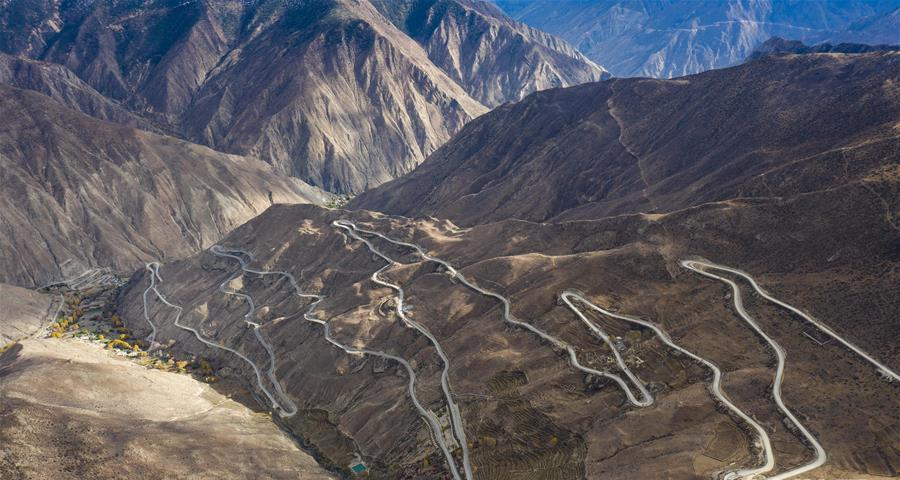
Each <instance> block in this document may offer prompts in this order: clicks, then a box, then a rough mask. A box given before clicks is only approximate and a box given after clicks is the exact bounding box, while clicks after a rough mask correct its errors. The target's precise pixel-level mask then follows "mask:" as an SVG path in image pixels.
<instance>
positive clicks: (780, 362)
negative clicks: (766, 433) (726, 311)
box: [681, 260, 828, 480]
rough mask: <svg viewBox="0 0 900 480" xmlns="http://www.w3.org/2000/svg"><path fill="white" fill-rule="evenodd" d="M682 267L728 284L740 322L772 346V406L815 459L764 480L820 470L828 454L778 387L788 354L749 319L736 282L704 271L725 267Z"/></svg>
mask: <svg viewBox="0 0 900 480" xmlns="http://www.w3.org/2000/svg"><path fill="white" fill-rule="evenodd" d="M681 265H682V266H683V267H685V268H687V269H689V270H692V271H694V272H697V273H699V274H700V275H704V276H706V277H709V278H712V279H715V280H718V281H720V282H723V283H725V284H727V285H728V286H730V287H731V291H732V293H733V295H732V299H733V301H734V308H735V310H736V311H737V312H738V315H740V317H741V318H742V319H744V321H745V322H746V323H747V324H748V325H750V327H751V328H752V329H753V330H754V331H756V333H757V334H758V335H759V336H760V337H762V338H763V340H765V341H766V343H768V344H769V346H770V347H772V350H773V351H774V352H775V357H776V360H777V363H776V366H775V380H774V382H773V383H772V398H774V400H775V405H776V406H777V407H778V409H779V410H781V413H783V414H784V416H785V417H787V419H788V420H789V421H790V422H791V423H792V424H793V425H794V427H796V429H797V430H798V431H799V432H800V433H801V434H802V435H803V437H804V438H805V439H806V441H807V442H808V443H809V444H810V445H811V446H812V449H813V452H814V454H815V457H814V458H813V460H812V461H811V462H808V463H806V464H803V465H800V466H798V467H794V468H792V469H790V470H788V471H785V472H782V473H779V474H777V475H774V476H770V477H766V478H767V479H768V480H787V479H790V478H794V477H797V476H798V475H801V474H803V473H806V472H808V471H810V470H814V469H816V468H819V467H821V466H822V465H824V464H825V461H826V460H827V458H828V456H827V454H826V453H825V449H824V448H823V447H822V445H821V444H820V443H819V441H818V439H816V437H815V436H814V435H813V434H812V433H810V432H809V430H807V428H806V427H805V426H804V425H803V424H802V423H800V420H798V419H797V417H796V416H795V415H794V414H793V413H792V412H791V411H790V409H788V407H787V405H785V404H784V399H783V398H782V396H781V385H782V383H783V382H784V364H785V359H786V358H787V353H786V352H785V350H784V348H782V346H781V345H780V344H778V342H776V341H775V340H774V339H773V338H772V337H770V336H768V335H767V334H766V332H765V330H763V329H762V327H760V326H759V324H758V323H756V321H755V320H754V319H753V317H751V316H750V315H749V314H748V313H747V311H746V310H744V304H743V300H742V297H741V289H740V287H738V284H737V283H735V282H734V281H733V280H731V279H730V278H726V277H722V276H719V275H716V274H714V273H710V272H707V271H706V270H704V268H710V269H719V270H724V268H720V267H718V266H717V265H715V264H711V263H706V262H702V261H698V260H683V261H682V262H681ZM727 271H729V272H731V273H736V272H735V271H734V270H731V269H728V270H727ZM754 287H755V288H757V291H759V289H758V287H757V286H755V282H754ZM778 303H779V304H780V305H784V304H782V303H781V302H778ZM792 311H793V307H792ZM773 461H774V459H773ZM767 466H768V463H767ZM772 468H774V463H773V464H772V465H771V466H770V467H769V468H768V469H767V470H765V471H764V472H761V473H766V472H769V471H771V470H772Z"/></svg>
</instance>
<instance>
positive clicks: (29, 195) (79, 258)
mask: <svg viewBox="0 0 900 480" xmlns="http://www.w3.org/2000/svg"><path fill="white" fill-rule="evenodd" d="M0 93H2V94H0V116H2V118H4V119H5V123H4V126H3V131H2V132H0V180H2V181H0V185H2V187H0V225H2V232H3V234H2V235H0V242H2V243H0V247H2V251H3V252H4V255H3V258H2V260H0V279H2V280H3V281H6V282H11V283H15V284H21V285H42V284H45V283H47V282H49V281H51V280H54V279H58V278H59V277H60V276H62V275H63V272H62V270H61V267H60V265H62V264H69V265H68V267H67V268H70V269H71V268H73V265H80V266H81V267H82V268H86V267H87V266H89V265H103V266H111V267H114V268H116V269H132V268H135V267H137V266H138V265H140V264H141V262H142V261H143V260H146V259H149V258H163V257H170V256H177V255H186V254H188V253H191V252H194V251H197V250H199V249H202V248H206V247H207V246H209V245H210V244H211V243H213V242H215V241H217V240H218V239H219V238H221V236H222V235H223V234H225V233H226V232H228V231H229V230H231V229H232V228H234V227H235V226H237V225H239V224H240V223H242V222H244V221H246V220H248V219H249V218H251V217H253V216H254V215H256V214H258V213H259V212H261V211H262V210H263V209H265V208H266V207H268V206H269V205H271V204H272V203H273V202H308V201H315V202H324V201H325V196H324V195H323V194H322V193H321V192H320V191H319V190H318V189H316V188H313V187H310V186H309V185H306V184H304V183H302V182H300V181H299V180H296V179H285V178H281V177H279V176H277V175H275V174H274V172H273V171H272V169H271V167H270V166H269V165H266V164H265V163H263V162H261V161H259V160H255V159H251V158H245V157H238V156H233V155H225V154H222V153H218V152H214V151H212V150H210V149H208V148H206V147H201V146H198V145H194V144H190V143H187V142H184V141H181V140H176V139H174V138H171V137H164V136H160V135H156V134H152V133H148V132H144V131H141V130H135V129H132V128H129V127H124V126H119V125H116V124H111V123H107V122H103V121H100V120H96V119H94V118H91V117H88V116H85V115H83V114H80V113H77V112H75V111H72V110H69V109H66V108H64V107H62V106H60V105H59V104H57V103H56V102H54V101H53V100H51V99H49V98H48V97H46V96H44V95H40V94H37V93H34V92H29V91H26V90H19V89H15V88H11V87H7V86H0ZM76 273H77V272H76Z"/></svg>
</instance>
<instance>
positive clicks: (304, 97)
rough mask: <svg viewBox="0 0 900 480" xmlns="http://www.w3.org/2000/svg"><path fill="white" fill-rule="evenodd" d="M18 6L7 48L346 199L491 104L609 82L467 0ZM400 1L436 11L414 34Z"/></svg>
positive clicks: (171, 129) (31, 2)
mask: <svg viewBox="0 0 900 480" xmlns="http://www.w3.org/2000/svg"><path fill="white" fill-rule="evenodd" d="M13 3H14V4H13V5H10V6H9V7H7V9H6V11H5V12H3V16H2V17H0V20H2V21H3V22H4V24H3V26H4V27H5V28H4V30H5V32H4V33H3V35H0V51H5V52H7V53H10V54H14V55H18V56H25V57H29V58H32V59H38V60H42V61H46V62H52V63H56V64H60V65H63V66H65V67H66V68H67V69H69V70H70V71H71V72H74V74H75V75H77V76H78V78H79V79H81V80H82V81H83V82H84V83H86V84H87V85H90V87H91V88H93V89H94V90H96V91H97V92H99V93H100V94H102V95H103V96H105V97H107V98H109V99H111V100H112V101H113V102H114V103H116V104H118V105H121V106H122V107H123V108H125V109H127V110H129V111H131V112H132V113H133V114H136V115H138V116H141V117H143V118H145V119H147V121H148V122H150V123H151V124H153V125H158V126H159V127H160V128H161V129H162V130H164V131H165V132H167V133H170V134H173V135H176V136H179V137H181V138H184V139H187V140H191V141H194V142H199V143H202V144H205V145H208V146H210V147H212V148H214V149H217V150H221V151H225V152H228V153H235V154H241V155H254V156H258V157H260V158H262V159H263V160H265V161H267V162H269V163H271V164H273V165H274V166H275V168H276V170H277V171H279V172H280V173H282V174H285V175H291V176H297V177H300V178H302V179H304V180H306V181H308V182H310V183H312V184H315V185H317V186H321V187H323V188H326V189H328V190H332V191H335V192H342V193H358V192H360V191H362V190H364V189H366V188H368V187H371V186H374V185H378V184H380V183H383V182H384V181H387V180H390V179H392V178H395V177H397V176H399V175H401V174H403V173H406V172H408V171H409V170H411V169H412V168H413V167H414V166H415V165H417V164H418V163H419V162H421V161H422V160H423V159H424V158H425V156H427V155H428V154H429V153H431V152H432V151H433V150H435V149H436V148H437V147H438V146H439V145H441V144H442V143H443V142H445V141H446V140H448V139H449V138H450V136H451V135H452V134H454V133H455V132H456V131H458V130H459V129H460V128H461V127H462V125H463V124H465V123H466V122H467V121H469V120H471V119H472V118H474V117H476V116H478V115H480V114H481V113H483V112H485V111H486V110H487V109H486V107H485V105H495V104H498V103H502V102H505V101H509V100H518V99H519V98H521V96H522V95H523V94H524V93H528V92H531V91H533V90H536V89H542V88H548V87H556V86H566V85H572V84H575V83H581V82H584V81H591V80H597V79H599V78H600V76H601V75H602V70H601V69H600V68H599V67H597V66H596V65H594V64H593V63H591V62H590V61H589V60H587V59H586V58H585V57H583V56H581V55H580V54H578V53H576V52H575V51H574V50H573V49H572V48H571V47H569V46H567V45H566V44H565V43H564V42H562V41H560V40H558V39H555V38H553V37H550V36H549V35H546V34H542V33H540V32H536V31H534V30H532V29H529V28H527V27H524V26H523V25H520V24H516V23H515V22H512V21H511V20H509V19H508V18H506V17H505V16H504V15H503V14H502V13H500V12H499V11H497V10H496V9H491V8H487V7H485V6H481V7H479V8H475V7H474V6H472V5H469V4H468V3H463V2H462V1H461V0H457V1H446V2H442V3H436V2H433V1H430V0H420V1H415V2H410V3H408V4H403V5H400V4H397V5H392V6H391V8H390V9H385V5H386V4H380V5H379V6H380V7H381V9H382V11H379V9H377V8H376V7H375V6H374V5H372V4H371V3H369V2H368V1H351V0H307V1H299V2H281V1H275V0H260V1H254V2H239V1H233V2H213V1H202V2H181V1H175V0H171V1H168V0H161V1H155V2H131V1H118V2H87V3H79V2H73V3H66V2H55V1H48V2H40V1H37V0H20V1H17V2H13ZM401 7H404V8H405V7H408V8H409V11H411V12H428V16H429V18H428V19H419V20H422V21H423V22H424V23H421V24H416V25H413V27H414V30H408V31H407V22H406V21H405V20H403V21H400V17H398V16H397V15H399V13H398V12H399V10H398V9H400V8H401ZM388 10H391V11H388ZM385 12H386V13H385ZM441 12H442V13H441ZM395 14H396V15H395ZM386 15H393V16H392V18H391V20H389V19H388V18H386ZM416 18H417V19H418V18H419V17H416ZM417 21H418V20H417ZM426 30H427V31H428V32H430V34H429V35H427V36H422V35H423V34H424V33H425V31H426ZM411 35H413V36H415V35H419V36H418V37H416V39H415V40H413V39H412V38H410V36H411ZM451 37H452V38H451ZM445 41H446V42H447V45H446V46H442V45H441V44H442V43H444V42H445ZM454 59H457V60H458V59H463V60H462V61H461V62H460V61H457V60H454ZM26 88H30V87H26ZM473 97H474V98H473ZM70 106H72V105H70ZM86 113H92V112H91V111H86ZM103 118H107V119H111V120H115V119H113V118H108V117H103Z"/></svg>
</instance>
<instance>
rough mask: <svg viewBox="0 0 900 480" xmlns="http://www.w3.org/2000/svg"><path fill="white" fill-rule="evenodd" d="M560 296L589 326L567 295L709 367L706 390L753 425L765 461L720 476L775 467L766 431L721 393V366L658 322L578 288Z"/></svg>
mask: <svg viewBox="0 0 900 480" xmlns="http://www.w3.org/2000/svg"><path fill="white" fill-rule="evenodd" d="M560 298H562V300H563V301H564V302H565V303H566V305H568V307H569V308H570V309H572V310H573V311H574V312H575V313H576V314H577V315H578V316H579V317H580V318H581V319H582V320H583V321H585V322H586V323H588V324H589V325H588V326H589V327H590V328H592V329H593V328H594V327H593V326H592V325H593V322H591V321H590V320H588V319H587V318H586V317H585V316H584V315H583V314H582V313H581V312H580V311H579V310H578V308H576V307H575V305H573V304H572V301H571V299H575V300H577V301H579V302H581V303H582V304H584V305H587V306H588V307H589V308H591V309H593V310H595V311H597V312H599V313H601V314H602V315H607V316H610V317H613V318H618V319H619V320H624V321H626V322H631V323H636V324H638V325H642V326H644V327H647V328H649V329H651V330H653V333H655V334H656V336H657V337H659V339H660V340H662V342H663V343H664V344H666V345H668V346H669V347H670V348H673V349H675V350H677V351H679V352H681V353H683V354H684V355H686V356H688V357H689V358H691V359H693V360H695V361H697V362H700V363H701V364H703V365H704V366H706V367H707V368H709V369H710V370H712V372H713V380H712V382H711V383H710V385H709V389H710V391H711V392H712V394H713V395H714V396H715V397H716V399H718V401H719V402H720V403H721V404H722V405H724V406H725V407H726V408H728V410H730V411H731V412H732V413H733V414H735V415H736V416H737V417H738V418H740V419H741V420H742V421H744V422H745V423H746V424H747V425H750V427H752V428H753V430H754V431H755V432H756V435H757V437H758V438H759V440H760V443H761V444H762V449H763V453H764V455H765V459H766V461H765V463H764V464H763V465H762V466H760V467H757V468H747V469H740V470H735V471H732V472H728V473H727V474H725V476H724V479H725V480H734V479H745V478H753V477H754V476H756V475H760V474H763V473H766V472H768V471H771V470H772V468H774V467H775V454H774V452H773V450H772V441H771V440H770V439H769V434H768V433H766V431H765V429H764V428H763V427H762V425H760V424H759V422H757V421H756V420H754V419H753V418H751V417H750V416H749V415H747V414H746V413H745V412H744V411H743V410H741V409H740V408H738V406H737V405H735V404H734V403H733V402H732V401H731V400H730V399H729V398H728V396H727V395H726V394H725V392H724V391H723V390H722V370H721V369H720V368H719V367H718V365H716V364H715V363H713V362H712V361H710V360H707V359H705V358H703V357H701V356H700V355H697V354H695V353H693V352H691V351H690V350H688V349H686V348H684V347H682V346H680V345H678V344H677V343H675V342H674V341H672V337H670V336H669V334H668V333H667V332H666V331H665V330H663V329H662V328H661V327H660V326H659V325H656V324H655V323H651V322H648V321H646V320H642V319H640V318H637V317H632V316H630V315H623V314H620V313H616V312H611V311H609V310H606V309H604V308H602V307H599V306H597V305H596V304H594V303H593V302H591V301H590V300H588V299H587V298H585V297H584V296H583V295H582V294H581V293H580V292H576V291H574V290H566V291H565V292H563V293H562V295H561V296H560Z"/></svg>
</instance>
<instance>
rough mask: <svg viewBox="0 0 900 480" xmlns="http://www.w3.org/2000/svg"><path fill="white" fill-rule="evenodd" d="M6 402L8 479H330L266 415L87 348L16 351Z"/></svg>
mask: <svg viewBox="0 0 900 480" xmlns="http://www.w3.org/2000/svg"><path fill="white" fill-rule="evenodd" d="M0 405H2V406H0V441H2V442H3V448H4V451H5V455H4V456H3V458H2V459H0V476H2V477H3V478H11V479H12V478H29V479H41V480H43V479H47V480H50V479H52V480H64V479H65V480H67V479H72V480H76V479H84V478H96V479H121V478H137V477H140V478H146V479H193V478H198V474H200V475H201V476H203V477H204V478H212V477H214V478H221V479H246V478H272V479H296V478H298V475H299V476H300V477H301V478H303V479H310V480H325V479H329V478H334V477H333V476H331V475H329V474H328V473H327V472H325V471H324V470H323V469H322V468H321V467H319V466H318V465H317V464H316V462H315V460H314V459H313V458H312V457H310V456H309V455H308V454H307V453H305V452H303V451H302V450H300V449H299V448H297V446H296V445H294V443H293V442H292V441H291V440H290V439H289V438H288V437H287V436H286V435H285V434H284V433H283V432H280V431H279V430H278V428H277V427H276V426H274V425H272V423H271V422H270V421H269V419H268V418H267V417H266V416H264V415H260V414H258V413H254V412H252V411H250V410H249V409H247V408H246V407H245V406H243V405H240V404H239V403H237V402H235V401H234V400H232V399H230V398H228V397H227V396H226V395H224V394H221V393H218V392H216V391H215V390H212V389H211V388H210V387H209V386H208V385H206V384H203V383H200V382H199V381H197V380H195V379H193V378H191V377H190V376H188V375H179V374H176V373H168V372H161V371H158V370H155V369H149V368H146V367H143V366H139V365H137V364H136V363H134V362H131V361H128V360H125V359H121V358H116V356H115V355H114V354H113V353H111V352H107V351H104V350H101V349H100V348H98V347H97V346H95V345H92V344H89V343H86V342H81V341H76V340H55V339H39V340H27V341H23V342H20V343H19V344H16V345H14V346H13V347H12V348H11V349H10V350H8V351H6V352H5V353H4V354H3V355H2V356H0ZM250 442H252V448H248V446H249V445H248V444H249V443H250Z"/></svg>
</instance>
